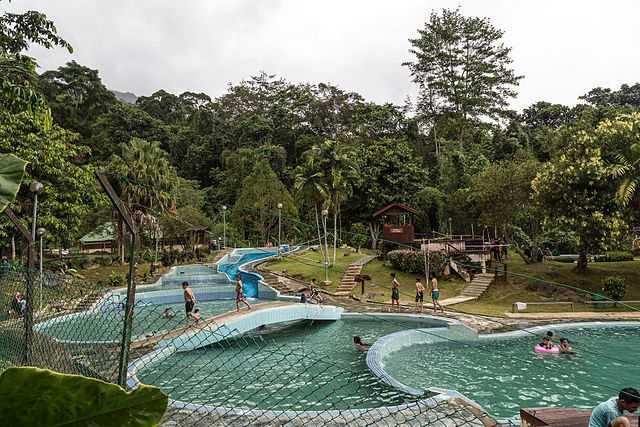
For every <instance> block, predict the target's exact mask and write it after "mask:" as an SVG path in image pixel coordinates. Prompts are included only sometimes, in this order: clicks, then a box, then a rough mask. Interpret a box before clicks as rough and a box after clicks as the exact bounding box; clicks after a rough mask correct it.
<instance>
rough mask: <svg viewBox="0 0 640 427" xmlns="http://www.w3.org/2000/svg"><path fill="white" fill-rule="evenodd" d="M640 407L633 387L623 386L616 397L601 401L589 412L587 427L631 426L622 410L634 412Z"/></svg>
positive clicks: (638, 397)
mask: <svg viewBox="0 0 640 427" xmlns="http://www.w3.org/2000/svg"><path fill="white" fill-rule="evenodd" d="M638 407H640V395H638V390H636V389H634V388H631V387H629V388H623V389H622V390H620V393H619V394H618V397H617V398H615V397H612V398H611V399H609V400H607V401H606V402H602V403H601V404H599V405H598V406H596V407H595V408H593V411H592V412H591V417H590V418H589V427H631V422H630V421H629V418H627V417H625V416H624V412H625V411H627V412H630V413H633V412H636V411H637V410H638Z"/></svg>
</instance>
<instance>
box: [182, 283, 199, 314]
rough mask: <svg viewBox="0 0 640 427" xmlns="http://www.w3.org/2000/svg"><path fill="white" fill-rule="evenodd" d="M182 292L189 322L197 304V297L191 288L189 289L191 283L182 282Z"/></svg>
mask: <svg viewBox="0 0 640 427" xmlns="http://www.w3.org/2000/svg"><path fill="white" fill-rule="evenodd" d="M182 290H183V294H184V310H185V312H186V314H187V320H189V318H190V317H191V312H192V311H193V307H194V306H195V305H196V302H197V300H196V295H195V294H194V293H193V290H192V289H191V287H189V282H182Z"/></svg>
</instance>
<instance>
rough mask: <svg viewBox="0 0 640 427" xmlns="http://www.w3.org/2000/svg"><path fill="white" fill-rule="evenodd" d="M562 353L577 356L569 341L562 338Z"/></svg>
mask: <svg viewBox="0 0 640 427" xmlns="http://www.w3.org/2000/svg"><path fill="white" fill-rule="evenodd" d="M560 353H565V354H575V353H574V351H573V349H572V348H571V344H569V340H568V339H566V338H560Z"/></svg>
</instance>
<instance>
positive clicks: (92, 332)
mask: <svg viewBox="0 0 640 427" xmlns="http://www.w3.org/2000/svg"><path fill="white" fill-rule="evenodd" d="M251 303H252V304H256V303H260V301H252V302H251ZM167 308H170V309H171V310H173V312H174V313H175V317H173V318H171V319H167V318H164V317H162V314H163V312H164V311H165V310H166V309H167ZM196 308H198V309H200V314H201V316H202V317H203V318H207V317H211V316H215V315H217V314H221V313H224V312H227V311H231V310H235V301H231V300H221V301H206V302H199V303H198V304H197V305H196ZM123 313H124V311H123V310H122V308H121V306H120V305H108V306H105V309H104V310H100V311H85V312H81V313H78V314H76V315H74V316H68V317H62V318H60V319H59V320H58V321H56V322H51V323H48V324H45V325H42V326H41V327H40V328H39V331H40V332H43V333H46V334H47V335H51V336H53V337H55V338H58V339H61V340H69V341H117V340H120V338H121V334H122V323H123ZM185 324H186V316H185V311H184V304H182V303H181V304H136V307H135V310H134V318H133V332H132V337H134V339H135V337H137V336H144V335H145V334H148V333H154V332H155V333H158V332H162V331H168V330H171V329H174V328H177V327H181V326H184V325H185ZM36 327H38V326H36Z"/></svg>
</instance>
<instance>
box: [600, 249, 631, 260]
mask: <svg viewBox="0 0 640 427" xmlns="http://www.w3.org/2000/svg"><path fill="white" fill-rule="evenodd" d="M605 261H607V262H618V261H633V254H632V253H631V252H625V251H612V252H607V254H606V256H605Z"/></svg>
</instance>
